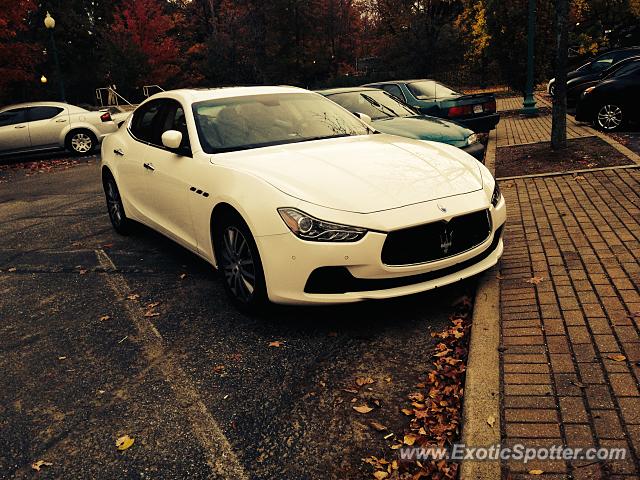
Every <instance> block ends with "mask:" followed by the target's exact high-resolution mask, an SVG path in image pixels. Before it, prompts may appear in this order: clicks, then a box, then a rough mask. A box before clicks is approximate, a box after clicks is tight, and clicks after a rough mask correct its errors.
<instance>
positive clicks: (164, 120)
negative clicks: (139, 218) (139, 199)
mask: <svg viewBox="0 0 640 480" xmlns="http://www.w3.org/2000/svg"><path fill="white" fill-rule="evenodd" d="M161 102H162V112H161V114H160V120H159V121H158V122H156V123H155V124H154V127H153V128H154V133H153V138H152V143H153V145H154V146H153V147H151V148H149V149H148V150H147V152H146V154H145V163H146V164H147V165H148V166H149V167H150V168H151V169H152V170H151V174H150V175H149V176H148V186H149V196H150V201H151V207H150V212H149V215H150V218H151V220H152V221H153V222H154V223H155V225H156V227H157V228H158V229H159V230H162V231H164V233H166V234H167V235H169V236H170V237H172V238H174V239H175V240H176V241H178V242H179V243H181V244H183V245H184V246H186V247H187V248H190V249H192V250H194V251H195V250H197V240H196V236H195V232H194V229H193V222H192V215H191V210H190V208H189V203H190V202H191V201H192V200H194V198H195V197H196V196H199V195H204V194H205V193H206V195H207V196H208V195H209V192H203V191H202V189H201V188H200V187H199V185H198V182H197V180H196V179H195V178H193V177H194V170H195V169H194V161H195V160H194V159H193V158H192V157H191V156H190V151H191V144H190V140H189V133H188V131H187V124H186V118H185V110H184V108H183V106H182V105H181V104H180V102H178V101H177V100H173V99H162V100H161ZM167 130H178V131H179V132H181V133H182V145H181V148H182V149H183V151H182V152H181V153H176V152H174V151H171V150H169V149H167V148H166V147H164V146H163V145H162V134H163V133H164V132H166V131H167ZM192 197H193V198H192Z"/></svg>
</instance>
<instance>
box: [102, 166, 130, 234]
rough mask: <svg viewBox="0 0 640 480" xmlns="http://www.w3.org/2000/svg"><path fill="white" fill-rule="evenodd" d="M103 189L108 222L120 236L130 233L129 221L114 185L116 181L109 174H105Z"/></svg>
mask: <svg viewBox="0 0 640 480" xmlns="http://www.w3.org/2000/svg"><path fill="white" fill-rule="evenodd" d="M102 185H103V187H104V194H105V197H106V200H107V212H108V213H109V220H111V225H113V228H114V230H115V231H116V232H118V233H119V234H120V235H128V234H129V233H131V225H132V223H131V220H129V219H128V218H127V215H126V213H125V211H124V206H123V205H122V198H121V197H120V191H119V190H118V186H117V185H116V181H115V179H114V178H113V176H112V175H111V174H107V175H105V177H104V180H103V182H102Z"/></svg>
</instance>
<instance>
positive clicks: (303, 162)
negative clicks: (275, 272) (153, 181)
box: [211, 134, 482, 213]
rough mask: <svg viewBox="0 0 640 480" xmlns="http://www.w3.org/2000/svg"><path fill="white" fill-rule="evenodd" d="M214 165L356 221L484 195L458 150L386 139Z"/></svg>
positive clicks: (358, 139)
mask: <svg viewBox="0 0 640 480" xmlns="http://www.w3.org/2000/svg"><path fill="white" fill-rule="evenodd" d="M211 163H213V164H215V165H222V166H226V167H229V168H234V169H237V170H242V171H245V172H247V173H250V174H253V175H256V176H258V177H260V178H262V179H263V180H265V181H266V182H268V183H270V184H271V185H272V186H274V187H275V188H277V189H279V190H280V191H282V192H284V193H286V194H288V195H290V196H292V197H295V198H297V199H299V200H303V201H305V202H309V203H313V204H316V205H320V206H323V207H327V208H332V209H336V210H343V211H349V212H356V213H372V212H378V211H383V210H389V209H393V208H399V207H403V206H406V205H411V204H416V203H420V202H426V201H431V200H436V199H439V198H444V197H450V196H454V195H461V194H465V193H469V192H472V191H476V190H479V189H481V188H482V174H481V172H480V167H479V165H478V163H477V161H476V160H475V159H474V158H473V157H471V156H469V155H467V154H466V153H464V152H462V151H461V150H457V149H455V148H453V147H451V146H449V145H445V144H442V143H431V142H424V141H417V140H411V139H406V138H401V137H396V136H391V135H385V134H376V135H362V136H352V137H342V138H335V139H325V140H316V141H309V142H301V143H294V144H287V145H278V146H272V147H265V148H257V149H253V150H245V151H238V152H231V153H224V154H218V155H215V156H214V157H212V158H211ZM283 206H286V205H283Z"/></svg>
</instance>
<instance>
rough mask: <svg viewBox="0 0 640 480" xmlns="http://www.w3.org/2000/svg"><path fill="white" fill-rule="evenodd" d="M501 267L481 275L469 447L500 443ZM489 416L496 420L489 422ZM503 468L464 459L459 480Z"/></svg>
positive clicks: (465, 419)
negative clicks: (499, 348)
mask: <svg viewBox="0 0 640 480" xmlns="http://www.w3.org/2000/svg"><path fill="white" fill-rule="evenodd" d="M496 135H497V133H496V130H492V131H491V133H490V134H489V143H488V144H487V154H486V157H485V165H486V166H487V168H488V169H489V171H490V172H491V173H492V174H494V173H495V157H496ZM498 270H499V266H495V267H493V268H491V269H489V270H488V271H486V272H485V273H484V274H483V275H482V276H481V277H480V278H479V280H478V289H477V291H476V299H475V303H474V307H473V316H472V319H471V325H472V327H471V340H470V344H469V359H468V361H467V371H466V377H465V386H464V390H465V392H464V405H463V410H462V443H463V444H465V445H466V446H470V447H489V446H491V445H497V444H499V443H500V437H501V433H500V432H501V423H500V418H501V416H500V355H499V352H498V347H499V345H500V282H499V281H498V278H497V273H498ZM491 417H492V418H491ZM490 418H491V420H493V421H489V419H490ZM490 423H491V425H490ZM501 468H502V465H501V462H500V460H493V461H472V460H463V461H462V464H461V466H460V479H461V480H471V479H482V480H485V479H486V480H493V479H495V480H498V479H500V478H501V475H502V471H501Z"/></svg>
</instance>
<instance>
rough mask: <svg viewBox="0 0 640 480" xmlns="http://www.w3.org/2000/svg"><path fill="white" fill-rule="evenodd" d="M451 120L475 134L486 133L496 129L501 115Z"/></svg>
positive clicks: (492, 114) (493, 114) (494, 114)
mask: <svg viewBox="0 0 640 480" xmlns="http://www.w3.org/2000/svg"><path fill="white" fill-rule="evenodd" d="M450 120H455V121H456V122H458V123H460V124H462V125H464V126H465V127H467V128H469V129H471V130H473V131H474V132H480V133H486V132H489V131H491V130H493V129H494V128H496V125H498V122H499V121H500V114H499V113H491V114H489V115H482V116H479V117H470V118H452V119H450Z"/></svg>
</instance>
